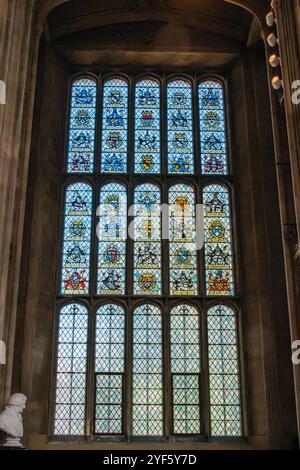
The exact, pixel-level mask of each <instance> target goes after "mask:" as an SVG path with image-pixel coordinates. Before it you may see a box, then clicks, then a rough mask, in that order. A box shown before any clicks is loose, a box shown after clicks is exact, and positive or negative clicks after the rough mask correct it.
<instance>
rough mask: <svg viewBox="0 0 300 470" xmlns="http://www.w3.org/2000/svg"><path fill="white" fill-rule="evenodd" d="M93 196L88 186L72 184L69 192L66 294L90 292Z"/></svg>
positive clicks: (64, 266) (64, 270) (63, 281)
mask: <svg viewBox="0 0 300 470" xmlns="http://www.w3.org/2000/svg"><path fill="white" fill-rule="evenodd" d="M92 197H93V192H92V188H91V186H89V185H88V184H85V183H75V184H71V185H70V186H68V187H67V189H66V192H65V211H64V240H63V256H62V278H61V293H62V294H67V295H69V294H70V295H82V294H88V293H89V270H90V250H91V216H92Z"/></svg>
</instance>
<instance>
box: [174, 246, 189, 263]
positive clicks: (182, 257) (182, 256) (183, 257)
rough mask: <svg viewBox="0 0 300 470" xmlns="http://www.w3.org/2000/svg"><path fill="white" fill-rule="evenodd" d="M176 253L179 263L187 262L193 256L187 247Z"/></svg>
mask: <svg viewBox="0 0 300 470" xmlns="http://www.w3.org/2000/svg"><path fill="white" fill-rule="evenodd" d="M175 255H176V258H177V261H178V263H179V264H187V263H188V262H189V260H190V257H191V253H190V252H189V250H185V249H181V250H178V251H177V252H176V253H175Z"/></svg>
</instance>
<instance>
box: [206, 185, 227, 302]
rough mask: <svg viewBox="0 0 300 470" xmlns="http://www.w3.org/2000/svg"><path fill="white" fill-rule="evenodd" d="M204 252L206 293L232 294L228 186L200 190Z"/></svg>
mask: <svg viewBox="0 0 300 470" xmlns="http://www.w3.org/2000/svg"><path fill="white" fill-rule="evenodd" d="M203 205H204V251H205V270H206V293H207V295H234V281H233V258H232V229H231V208H230V201H229V192H228V189H227V188H226V187H224V186H221V185H218V184H212V185H209V186H206V187H205V188H204V190H203Z"/></svg>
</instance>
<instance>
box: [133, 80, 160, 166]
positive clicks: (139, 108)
mask: <svg viewBox="0 0 300 470" xmlns="http://www.w3.org/2000/svg"><path fill="white" fill-rule="evenodd" d="M160 126H161V124H160V85H159V83H158V82H157V81H156V80H153V79H151V78H146V79H144V80H140V81H139V82H137V84H136V86H135V131H134V133H135V139H134V154H135V173H145V174H151V173H152V174H153V173H160Z"/></svg>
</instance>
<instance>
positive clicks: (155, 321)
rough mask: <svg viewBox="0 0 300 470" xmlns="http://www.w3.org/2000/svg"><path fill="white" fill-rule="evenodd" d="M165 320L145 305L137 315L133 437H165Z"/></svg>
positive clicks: (134, 319)
mask: <svg viewBox="0 0 300 470" xmlns="http://www.w3.org/2000/svg"><path fill="white" fill-rule="evenodd" d="M162 373H163V365H162V318H161V312H160V309H159V308H158V307H155V306H154V305H149V304H145V305H141V306H140V307H138V308H137V309H136V310H135V311H134V315H133V435H134V436H161V435H162V434H163V381H162Z"/></svg>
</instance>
